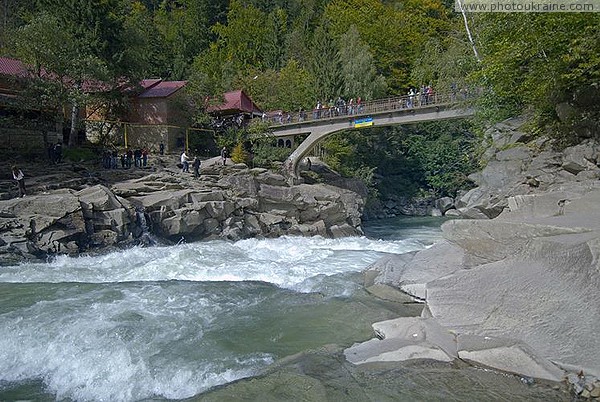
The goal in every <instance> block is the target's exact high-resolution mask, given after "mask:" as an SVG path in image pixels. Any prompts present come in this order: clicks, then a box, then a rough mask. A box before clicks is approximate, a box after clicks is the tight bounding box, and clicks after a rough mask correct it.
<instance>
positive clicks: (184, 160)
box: [180, 150, 190, 173]
mask: <svg viewBox="0 0 600 402" xmlns="http://www.w3.org/2000/svg"><path fill="white" fill-rule="evenodd" d="M180 160H181V173H185V172H189V171H190V157H189V156H187V153H186V152H185V150H184V151H183V153H182V154H181V159H180Z"/></svg>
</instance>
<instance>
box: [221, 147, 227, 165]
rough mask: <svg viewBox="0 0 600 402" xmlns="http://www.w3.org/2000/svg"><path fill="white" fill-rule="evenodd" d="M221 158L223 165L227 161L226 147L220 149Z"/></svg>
mask: <svg viewBox="0 0 600 402" xmlns="http://www.w3.org/2000/svg"><path fill="white" fill-rule="evenodd" d="M221 159H222V160H223V166H225V164H226V163H227V148H225V147H223V149H221Z"/></svg>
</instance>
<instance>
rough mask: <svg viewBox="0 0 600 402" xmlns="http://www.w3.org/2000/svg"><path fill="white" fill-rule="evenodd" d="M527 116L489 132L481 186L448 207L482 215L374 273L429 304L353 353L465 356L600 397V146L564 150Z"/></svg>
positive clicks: (447, 227) (380, 328) (372, 281)
mask: <svg viewBox="0 0 600 402" xmlns="http://www.w3.org/2000/svg"><path fill="white" fill-rule="evenodd" d="M522 123H523V122H522V121H520V120H510V121H507V122H505V123H503V124H500V125H497V126H496V127H494V128H493V129H491V130H490V131H489V132H488V134H489V139H490V144H491V146H490V150H489V151H488V153H487V157H488V160H489V161H488V163H487V166H486V168H485V169H483V170H482V171H481V172H479V173H477V174H475V175H473V176H472V178H473V179H474V180H475V182H476V183H477V185H478V187H477V188H475V189H473V190H471V191H469V192H468V193H466V194H464V195H462V196H461V197H458V198H457V199H456V200H454V207H452V208H451V209H448V210H447V212H446V215H455V216H460V217H463V218H475V219H457V220H451V221H448V222H446V223H444V225H443V226H442V230H443V235H444V238H445V240H444V241H442V242H440V243H438V244H436V245H434V246H433V247H431V248H429V249H426V250H423V251H421V252H418V253H414V254H409V255H402V256H390V257H387V258H385V259H383V260H381V261H379V262H377V263H376V264H374V265H373V266H372V267H370V268H369V270H368V271H367V272H366V275H365V276H366V279H365V281H366V285H367V286H368V287H373V286H375V288H376V289H379V288H381V287H382V286H383V287H386V286H391V287H392V288H398V289H401V290H402V291H403V292H405V293H406V294H408V295H410V296H412V297H413V298H415V299H418V300H421V301H422V302H424V303H425V307H426V308H425V309H424V312H423V314H422V316H421V317H417V318H400V319H397V320H392V321H386V322H381V323H377V324H374V329H375V332H376V333H377V335H378V336H377V337H376V338H373V339H372V340H370V341H368V342H366V343H362V344H358V345H355V346H353V347H351V348H349V349H347V350H346V351H345V354H346V357H347V358H348V359H349V360H350V361H352V362H354V363H356V364H361V363H365V362H375V361H404V360H410V359H418V358H430V359H436V360H441V361H453V360H456V359H460V360H466V361H471V362H474V363H475V364H478V365H483V366H487V367H492V368H495V369H499V370H503V371H507V372H512V373H517V374H520V375H522V376H523V378H524V379H528V378H539V379H545V380H551V381H563V380H565V379H566V380H568V382H569V383H570V384H572V387H573V389H574V390H575V392H576V393H577V394H579V395H582V396H584V397H596V398H597V397H598V396H599V395H600V382H599V381H598V377H600V338H599V337H598V333H600V262H599V261H600V259H599V256H600V210H599V208H598V205H600V181H599V180H598V178H599V177H600V168H599V167H598V164H599V162H600V160H599V159H598V158H599V156H600V155H599V150H600V146H599V144H598V143H597V142H595V141H593V140H591V139H590V140H586V141H585V142H583V143H582V144H580V145H578V146H575V147H570V148H567V149H566V150H564V151H562V152H558V151H554V150H552V148H551V147H550V145H551V144H550V141H548V140H547V139H537V140H535V141H529V140H528V136H527V135H526V133H524V132H522V131H521V129H520V127H521V124H522ZM450 211H454V212H450ZM449 212H450V213H449Z"/></svg>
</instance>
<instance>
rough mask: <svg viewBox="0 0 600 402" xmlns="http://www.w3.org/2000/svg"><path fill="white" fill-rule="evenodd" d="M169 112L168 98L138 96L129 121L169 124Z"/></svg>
mask: <svg viewBox="0 0 600 402" xmlns="http://www.w3.org/2000/svg"><path fill="white" fill-rule="evenodd" d="M168 112H169V109H168V105H167V99H166V98H137V99H136V100H135V102H134V104H133V107H132V110H131V116H130V119H129V121H130V122H131V123H137V124H168V121H169V120H168V115H169V113H168Z"/></svg>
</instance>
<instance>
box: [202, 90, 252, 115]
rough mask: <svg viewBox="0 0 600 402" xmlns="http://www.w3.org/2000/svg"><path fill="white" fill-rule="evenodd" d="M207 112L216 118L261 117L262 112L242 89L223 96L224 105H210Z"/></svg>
mask: <svg viewBox="0 0 600 402" xmlns="http://www.w3.org/2000/svg"><path fill="white" fill-rule="evenodd" d="M206 111H207V112H209V113H210V114H212V115H215V116H232V115H239V114H243V115H245V116H247V117H250V118H252V117H260V116H261V115H262V111H261V110H260V108H259V107H258V106H256V104H255V103H254V102H253V101H252V99H250V97H249V96H248V95H246V93H245V92H244V91H242V90H241V89H238V90H236V91H230V92H226V93H224V94H223V103H220V104H217V105H208V107H207V108H206Z"/></svg>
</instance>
